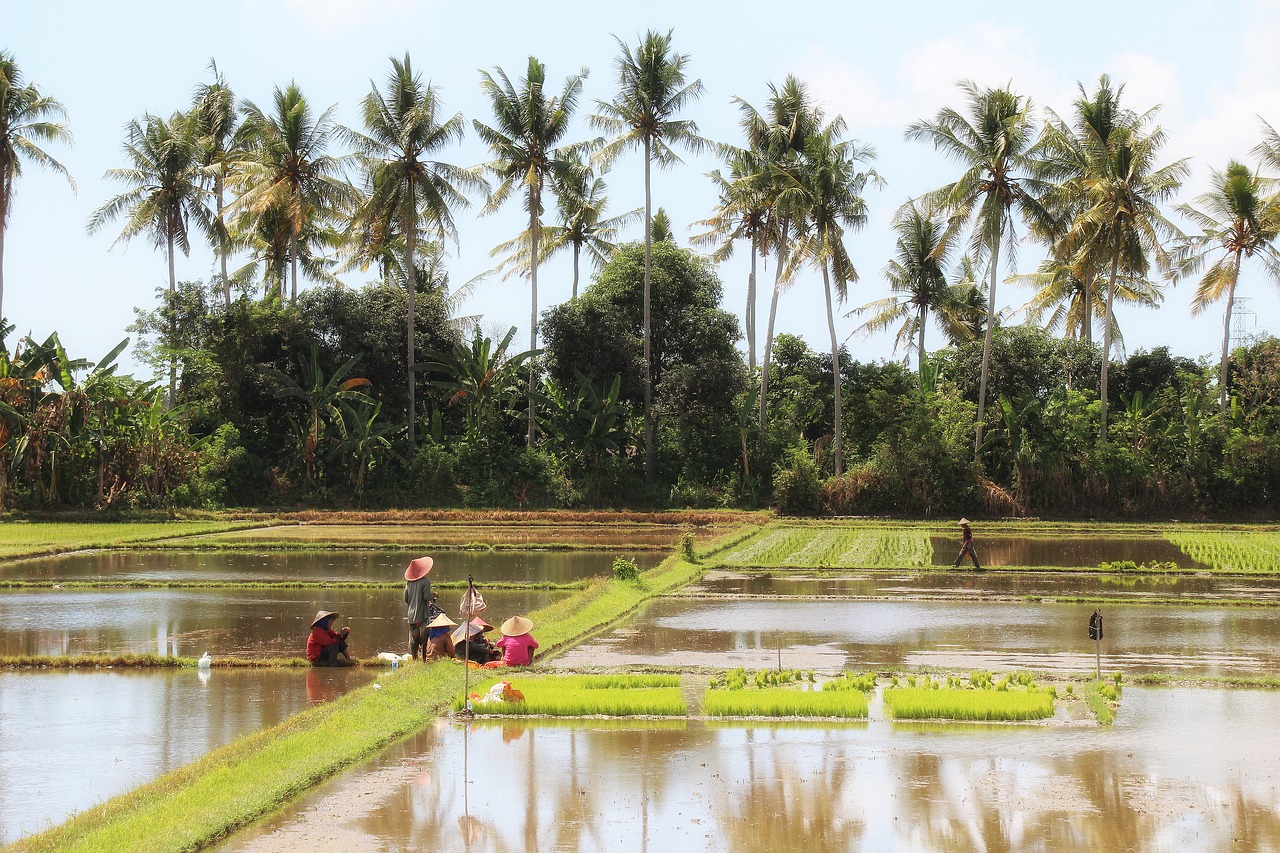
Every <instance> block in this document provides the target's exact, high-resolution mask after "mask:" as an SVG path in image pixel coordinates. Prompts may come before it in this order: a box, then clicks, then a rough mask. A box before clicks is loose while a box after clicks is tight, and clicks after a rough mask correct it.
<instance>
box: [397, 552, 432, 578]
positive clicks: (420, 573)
mask: <svg viewBox="0 0 1280 853" xmlns="http://www.w3.org/2000/svg"><path fill="white" fill-rule="evenodd" d="M434 564H435V560H432V559H431V558H430V557H419V558H418V559H416V560H414V561H413V562H412V563H410V564H409V568H407V569H405V570H404V579H405V580H407V581H416V580H417V579H418V578H421V577H426V574H427V572H429V571H431V567H432V566H433V565H434Z"/></svg>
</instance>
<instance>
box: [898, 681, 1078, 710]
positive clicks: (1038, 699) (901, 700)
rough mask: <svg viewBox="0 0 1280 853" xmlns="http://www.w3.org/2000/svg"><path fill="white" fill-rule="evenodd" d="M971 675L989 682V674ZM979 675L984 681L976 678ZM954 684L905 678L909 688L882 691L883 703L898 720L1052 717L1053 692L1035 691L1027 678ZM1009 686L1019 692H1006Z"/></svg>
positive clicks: (1010, 690) (1036, 689)
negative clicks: (977, 685)
mask: <svg viewBox="0 0 1280 853" xmlns="http://www.w3.org/2000/svg"><path fill="white" fill-rule="evenodd" d="M974 675H979V679H978V680H979V681H987V680H988V679H989V674H977V672H975V674H974ZM982 675H986V676H987V678H986V679H983V678H980V676H982ZM970 680H973V676H970ZM957 681H959V679H952V680H950V686H942V684H941V683H938V681H934V680H933V679H931V678H929V676H928V675H925V676H922V678H920V679H918V680H916V681H915V683H914V684H913V678H910V676H909V678H908V684H909V686H890V688H887V689H886V690H884V704H886V707H888V710H890V711H891V712H892V713H893V716H895V717H897V719H900V720H966V721H1023V720H1044V719H1047V717H1051V716H1053V699H1055V692H1053V690H1050V689H1043V688H1037V686H1034V685H1033V684H1032V683H1030V678H1029V676H1024V675H1018V676H1005V678H1004V679H1001V680H1000V681H997V683H995V684H993V685H992V686H991V688H966V686H956V683H957ZM1010 685H1016V686H1018V688H1020V689H1010Z"/></svg>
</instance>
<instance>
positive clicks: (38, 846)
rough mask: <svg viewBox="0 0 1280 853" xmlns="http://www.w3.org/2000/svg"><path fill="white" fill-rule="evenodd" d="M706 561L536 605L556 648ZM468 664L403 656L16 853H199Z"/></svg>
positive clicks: (366, 753) (358, 749)
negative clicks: (411, 661)
mask: <svg viewBox="0 0 1280 853" xmlns="http://www.w3.org/2000/svg"><path fill="white" fill-rule="evenodd" d="M700 571H701V570H700V569H699V568H698V567H697V566H694V565H692V564H689V563H685V562H681V561H679V560H676V559H674V558H671V559H668V560H667V561H666V562H664V563H663V564H662V565H661V566H659V567H658V568H656V569H652V570H650V571H648V572H645V573H644V574H643V575H642V576H641V582H640V583H638V584H635V583H625V582H621V581H605V580H601V581H597V582H595V583H593V584H592V585H591V586H589V587H588V588H587V589H584V590H582V591H580V592H578V593H577V594H575V595H571V596H568V597H567V599H566V600H565V601H560V602H556V603H555V604H552V605H551V606H549V607H547V608H544V609H542V610H539V611H536V612H534V613H531V614H529V618H530V619H532V620H533V622H534V626H535V627H534V633H535V634H536V635H537V637H538V640H539V642H540V643H541V644H542V649H541V650H540V654H539V657H540V658H542V657H544V656H547V655H554V654H555V653H556V652H557V651H560V650H563V649H564V648H567V647H568V646H569V645H570V644H572V643H573V642H575V641H577V640H579V639H580V638H582V637H585V636H587V635H588V634H590V633H591V632H592V631H595V630H598V629H599V628H601V627H603V626H604V625H607V624H609V623H610V622H612V621H614V620H616V619H618V618H620V617H622V616H624V615H626V614H627V613H630V612H631V611H633V610H635V609H636V608H637V607H639V606H640V604H641V603H642V602H644V601H645V600H646V599H648V598H651V597H653V596H655V595H659V594H661V593H664V592H667V591H669V590H671V589H674V588H676V587H679V586H683V585H684V584H687V583H689V582H690V581H692V580H694V579H695V578H697V577H698V575H699V574H700ZM461 679H462V670H461V668H460V667H459V666H458V665H457V664H454V663H450V662H441V663H437V664H433V665H430V666H421V665H411V666H405V667H401V668H400V669H399V670H397V671H396V672H395V673H389V674H388V675H387V676H386V677H384V678H382V679H380V680H379V682H378V683H379V684H381V685H382V688H381V689H375V688H374V686H373V685H369V686H366V687H362V688H359V689H357V690H354V691H352V692H351V693H348V694H347V695H345V696H343V697H342V698H340V699H338V700H336V701H334V702H330V703H327V704H325V705H321V706H317V707H315V708H311V709H308V710H306V711H303V712H302V713H300V714H297V715H296V716H294V717H291V718H290V719H289V720H287V721H285V722H284V723H281V724H280V725H278V726H273V727H272V728H270V729H265V730H263V731H260V732H256V733H254V734H251V735H247V736H245V737H242V738H239V739H238V740H236V741H234V742H232V743H230V744H228V745H227V746H225V747H222V748H220V749H217V750H214V751H212V752H210V753H208V754H207V755H205V756H204V757H203V758H200V759H199V760H197V761H195V762H193V763H191V764H188V765H187V766H185V767H182V768H179V769H178V770H175V771H173V772H172V773H167V774H165V775H164V776H161V777H160V778H159V779H156V780H154V781H152V782H149V783H147V784H146V785H143V786H142V787H140V788H137V789H135V790H134V791H131V792H129V793H127V794H122V795H121V796H118V797H113V798H112V799H110V800H108V801H107V802H105V803H102V804H100V805H98V806H95V807H93V808H91V809H87V810H85V811H84V812H81V813H80V814H78V815H76V816H75V817H73V818H72V819H71V820H69V821H67V822H66V823H64V824H62V825H61V826H57V827H54V828H53V829H51V830H48V831H47V832H42V833H40V834H39V835H33V836H29V837H28V838H25V839H22V840H21V841H19V842H17V843H16V844H15V845H13V847H12V853H29V851H58V853H108V851H110V853H130V852H131V851H137V853H192V851H196V850H200V849H201V848H203V847H206V846H208V845H209V844H211V843H213V842H214V841H217V840H218V839H221V838H224V837H226V836H227V835H229V834H230V833H231V832H233V831H234V830H236V829H238V828H240V827H242V826H245V825H247V824H249V823H251V822H252V821H254V820H256V819H258V818H260V817H262V816H264V815H267V814H270V813H271V812H273V811H275V810H276V809H279V808H280V807H281V806H283V805H284V804H286V803H288V802H289V801H290V800H292V799H294V798H295V797H297V796H299V795H300V794H302V793H303V792H305V791H306V790H308V789H309V788H311V787H312V786H314V785H316V784H317V783H319V782H322V781H324V780H325V779H327V778H329V777H331V776H332V775H333V774H335V773H337V772H338V771H339V770H342V769H343V768H345V767H349V766H351V765H352V764H354V763H356V762H358V761H361V760H363V759H366V758H368V757H370V756H372V755H375V754H377V753H378V752H380V751H381V750H382V749H384V748H385V747H386V746H387V745H388V744H390V743H392V742H393V741H395V740H397V739H399V738H401V737H403V736H405V735H407V734H409V733H410V732H413V731H415V730H417V729H419V728H421V727H422V726H424V725H426V723H427V722H429V721H430V720H431V719H432V718H434V717H435V716H436V714H438V713H439V712H440V710H442V709H443V708H445V707H446V706H447V705H448V703H449V702H450V701H451V700H452V699H453V698H454V697H455V696H456V695H457V693H458V688H459V683H460V681H461Z"/></svg>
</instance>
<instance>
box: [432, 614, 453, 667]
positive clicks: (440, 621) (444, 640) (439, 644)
mask: <svg viewBox="0 0 1280 853" xmlns="http://www.w3.org/2000/svg"><path fill="white" fill-rule="evenodd" d="M457 624H458V623H457V622H454V621H453V620H452V619H450V618H449V617H448V616H445V615H444V614H443V613H441V614H440V615H439V616H437V617H436V618H435V619H433V620H431V621H430V622H429V623H427V646H426V650H425V653H424V654H423V660H437V659H439V658H451V657H453V656H454V655H455V649H454V646H453V637H451V636H449V629H450V628H452V627H454V626H455V625H457Z"/></svg>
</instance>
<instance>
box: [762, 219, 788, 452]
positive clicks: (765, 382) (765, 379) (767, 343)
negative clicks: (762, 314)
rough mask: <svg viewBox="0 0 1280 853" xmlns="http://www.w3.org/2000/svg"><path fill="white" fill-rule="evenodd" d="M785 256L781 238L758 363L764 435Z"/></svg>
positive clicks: (785, 224)
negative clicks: (770, 369) (762, 348)
mask: <svg viewBox="0 0 1280 853" xmlns="http://www.w3.org/2000/svg"><path fill="white" fill-rule="evenodd" d="M787 227H788V223H787V221H786V219H783V220H782V233H783V234H784V235H785V234H786V233H787ZM786 256H787V241H786V238H785V237H783V239H781V240H780V241H779V242H778V268H777V269H776V270H775V271H774V273H773V296H771V297H770V298H769V325H768V327H767V329H766V330H765V335H764V353H763V354H762V356H761V361H760V434H761V435H764V430H765V427H766V426H768V424H769V416H768V411H769V409H768V401H769V362H770V358H771V357H772V355H773V327H774V322H775V321H776V320H777V317H778V295H779V294H780V293H782V268H783V260H784V259H785V258H786Z"/></svg>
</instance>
